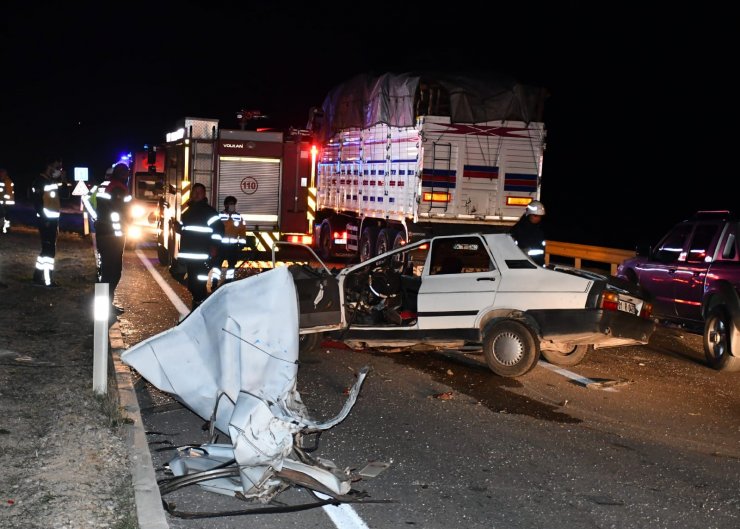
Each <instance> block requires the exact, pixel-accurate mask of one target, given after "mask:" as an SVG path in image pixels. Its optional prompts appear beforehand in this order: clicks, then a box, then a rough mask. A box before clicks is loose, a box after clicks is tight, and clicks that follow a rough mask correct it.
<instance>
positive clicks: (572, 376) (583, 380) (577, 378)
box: [537, 360, 617, 391]
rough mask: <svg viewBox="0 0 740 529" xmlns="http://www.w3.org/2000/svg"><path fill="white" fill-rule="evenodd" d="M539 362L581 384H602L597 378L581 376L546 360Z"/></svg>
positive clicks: (606, 388) (607, 389) (584, 385)
mask: <svg viewBox="0 0 740 529" xmlns="http://www.w3.org/2000/svg"><path fill="white" fill-rule="evenodd" d="M537 364H538V365H540V366H542V367H544V368H547V369H549V370H550V371H555V372H556V373H557V374H559V375H562V376H564V377H565V378H569V379H571V380H573V381H574V382H577V383H579V384H581V385H582V386H583V387H588V386H589V385H591V384H595V385H596V386H599V384H600V382H598V381H596V380H591V379H590V378H586V377H584V376H581V375H579V374H578V373H573V372H572V371H568V370H567V369H563V368H562V367H558V366H556V365H553V364H551V363H549V362H544V361H542V360H540V361H539V362H537ZM600 389H603V390H604V391H617V390H616V389H614V388H612V387H605V388H600Z"/></svg>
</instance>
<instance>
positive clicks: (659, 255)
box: [655, 224, 692, 264]
mask: <svg viewBox="0 0 740 529" xmlns="http://www.w3.org/2000/svg"><path fill="white" fill-rule="evenodd" d="M691 228H692V226H691V225H690V224H684V225H681V226H679V227H678V228H676V229H675V230H673V231H672V232H671V233H669V234H668V235H667V236H666V238H665V239H664V240H663V242H662V243H661V244H660V245H659V246H658V248H657V249H656V251H655V260H656V261H658V262H660V263H664V264H669V263H675V262H678V259H679V257H680V256H681V253H682V252H683V248H684V246H685V244H686V239H687V238H688V236H689V233H690V232H691Z"/></svg>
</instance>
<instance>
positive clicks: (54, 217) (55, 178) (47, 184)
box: [31, 160, 64, 287]
mask: <svg viewBox="0 0 740 529" xmlns="http://www.w3.org/2000/svg"><path fill="white" fill-rule="evenodd" d="M63 174H64V169H63V168H62V162H61V160H54V161H51V162H49V163H48V164H46V168H45V169H44V171H43V172H42V173H41V174H39V176H37V177H36V178H35V179H34V181H33V183H32V184H31V196H32V199H33V206H34V209H35V210H36V219H37V221H38V228H39V235H40V237H41V252H40V253H39V256H38V257H37V258H36V268H35V269H34V271H33V283H34V284H35V285H41V286H45V287H57V286H59V284H58V283H57V282H56V281H54V260H55V258H56V252H57V236H58V235H59V216H60V215H61V209H62V204H61V201H60V199H59V190H60V187H61V180H62V177H63Z"/></svg>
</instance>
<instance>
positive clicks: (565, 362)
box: [542, 345, 594, 366]
mask: <svg viewBox="0 0 740 529" xmlns="http://www.w3.org/2000/svg"><path fill="white" fill-rule="evenodd" d="M593 349H594V346H593V345H576V346H573V348H572V349H570V350H569V351H562V350H556V349H542V356H543V358H544V359H545V360H547V361H548V362H550V363H551V364H554V365H556V366H575V365H578V364H580V363H581V362H582V361H583V359H584V358H585V357H586V355H587V354H588V353H589V352H590V351H593Z"/></svg>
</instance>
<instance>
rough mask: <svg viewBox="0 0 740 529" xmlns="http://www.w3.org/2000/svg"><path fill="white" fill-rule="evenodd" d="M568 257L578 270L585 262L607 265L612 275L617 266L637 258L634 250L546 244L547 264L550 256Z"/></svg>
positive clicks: (553, 242) (555, 243)
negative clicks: (628, 259)
mask: <svg viewBox="0 0 740 529" xmlns="http://www.w3.org/2000/svg"><path fill="white" fill-rule="evenodd" d="M553 255H555V256H558V257H568V258H571V259H573V260H574V265H573V266H575V267H576V268H581V266H582V262H583V261H591V262H595V263H605V264H608V265H610V267H609V269H610V273H611V274H612V275H614V274H616V273H617V266H619V264H620V263H621V262H622V261H624V260H625V259H627V258H629V257H634V256H635V251H634V250H620V249H618V248H605V247H603V246H588V245H585V244H575V243H572V242H558V241H546V242H545V264H549V263H550V256H553Z"/></svg>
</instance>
